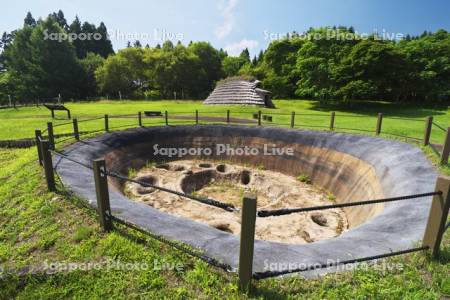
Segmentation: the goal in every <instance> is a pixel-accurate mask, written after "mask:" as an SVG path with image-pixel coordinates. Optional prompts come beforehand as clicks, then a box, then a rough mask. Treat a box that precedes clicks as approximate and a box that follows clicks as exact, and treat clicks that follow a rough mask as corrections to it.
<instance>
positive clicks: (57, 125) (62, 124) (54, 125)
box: [53, 121, 73, 127]
mask: <svg viewBox="0 0 450 300" xmlns="http://www.w3.org/2000/svg"><path fill="white" fill-rule="evenodd" d="M69 124H73V122H72V121H71V122H64V123H59V124H53V127H59V126H64V125H69Z"/></svg>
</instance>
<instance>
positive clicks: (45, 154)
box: [41, 141, 56, 192]
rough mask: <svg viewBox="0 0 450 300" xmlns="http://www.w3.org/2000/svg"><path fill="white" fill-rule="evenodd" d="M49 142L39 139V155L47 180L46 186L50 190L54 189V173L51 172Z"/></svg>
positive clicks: (51, 163)
mask: <svg viewBox="0 0 450 300" xmlns="http://www.w3.org/2000/svg"><path fill="white" fill-rule="evenodd" d="M50 146H51V145H50V142H49V141H41V155H42V162H43V164H44V173H45V180H46V181H47V188H48V190H49V191H50V192H54V191H56V186H55V174H54V173H53V162H52V154H51V153H50V151H49V150H50V149H51V147H50Z"/></svg>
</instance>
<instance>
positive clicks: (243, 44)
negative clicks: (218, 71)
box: [225, 39, 258, 56]
mask: <svg viewBox="0 0 450 300" xmlns="http://www.w3.org/2000/svg"><path fill="white" fill-rule="evenodd" d="M256 47H258V41H255V40H247V39H243V40H240V41H239V42H236V43H232V44H229V45H227V46H226V47H225V50H226V51H227V52H228V54H229V55H232V56H236V55H239V54H240V53H241V52H242V50H244V49H245V48H248V50H249V51H252V50H253V49H255V48H256Z"/></svg>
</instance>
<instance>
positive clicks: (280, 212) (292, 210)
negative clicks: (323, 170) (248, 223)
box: [257, 191, 442, 218]
mask: <svg viewBox="0 0 450 300" xmlns="http://www.w3.org/2000/svg"><path fill="white" fill-rule="evenodd" d="M441 194H442V192H441V191H438V192H430V193H423V194H414V195H408V196H399V197H392V198H384V199H376V200H366V201H357V202H349V203H338V204H331V205H320V206H310V207H301V208H284V209H276V210H259V211H258V213H257V215H258V217H260V218H266V217H270V216H283V215H289V214H293V213H300V212H307V211H314V210H325V209H333V208H343V207H351V206H359V205H367V204H377V203H384V202H393V201H401V200H408V199H414V198H421V197H427V196H434V195H441Z"/></svg>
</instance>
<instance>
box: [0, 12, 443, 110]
mask: <svg viewBox="0 0 450 300" xmlns="http://www.w3.org/2000/svg"><path fill="white" fill-rule="evenodd" d="M51 33H54V34H63V33H67V34H76V35H79V34H85V35H88V34H91V35H92V34H97V35H98V36H101V39H96V40H93V39H87V40H80V39H74V40H69V39H66V40H62V41H57V40H51V39H45V37H46V36H47V35H48V34H51ZM330 33H331V34H330ZM0 51H1V52H0V100H5V99H7V95H11V96H12V97H13V98H14V99H19V100H20V101H22V102H26V101H29V102H32V101H34V100H35V99H43V98H50V97H55V96H57V95H58V94H61V95H62V96H63V98H65V99H85V98H87V97H92V96H97V95H102V96H106V95H109V96H110V98H118V94H119V93H120V94H121V95H123V96H124V97H128V98H132V99H143V98H146V99H173V98H179V99H180V98H184V99H204V98H205V97H206V96H207V95H208V94H209V93H210V92H211V90H212V89H213V88H214V86H215V84H216V82H218V81H219V80H221V79H223V78H226V77H229V76H236V75H251V76H254V77H255V78H257V79H259V80H261V81H262V84H263V87H264V88H266V89H268V90H270V91H272V92H273V94H274V96H275V97H276V98H283V99H292V98H299V99H318V100H321V101H344V102H345V101H349V100H384V101H391V102H411V103H418V104H429V103H449V102H450V33H449V32H447V31H445V30H438V31H436V32H434V33H431V32H424V33H423V34H422V35H420V36H409V35H408V36H406V37H405V38H404V39H401V40H388V39H382V38H380V37H379V36H377V35H371V36H362V35H358V34H357V33H355V31H354V29H353V28H352V27H348V28H347V27H326V28H315V29H314V28H311V29H309V30H308V31H307V32H305V33H303V34H298V33H295V32H294V33H292V34H289V35H287V36H286V37H284V38H282V39H278V40H275V41H272V42H271V43H270V44H269V46H268V48H267V49H266V50H265V51H261V52H260V53H259V54H258V55H256V56H255V57H253V58H251V57H250V54H249V51H248V50H247V49H244V50H243V51H242V53H241V54H240V55H239V56H230V55H228V54H227V53H226V51H224V50H222V49H215V48H214V47H213V46H212V45H211V44H209V43H207V42H190V43H189V44H188V45H183V44H182V43H181V42H178V43H176V44H174V43H172V42H171V41H166V42H164V43H163V44H162V45H159V44H158V45H156V46H155V47H150V46H149V45H146V46H145V47H143V46H142V45H141V43H140V41H134V42H133V43H132V42H129V43H128V47H127V48H125V49H121V50H119V51H118V52H117V53H114V51H113V49H112V45H111V42H110V40H108V38H107V28H106V26H105V24H104V23H103V22H102V23H100V25H99V26H98V27H97V26H96V25H94V24H91V23H88V22H84V23H82V22H81V21H80V20H79V18H78V17H76V18H75V20H74V21H73V22H72V23H71V24H68V23H67V21H66V19H65V18H64V14H63V12H62V11H59V12H58V13H53V14H50V15H49V16H48V17H47V18H46V19H45V20H41V19H40V20H37V21H36V20H35V19H34V18H33V17H32V15H31V13H28V14H27V16H26V18H25V20H24V25H23V27H22V28H20V29H18V30H15V31H13V32H11V33H6V32H5V33H3V35H2V39H1V42H0Z"/></svg>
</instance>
